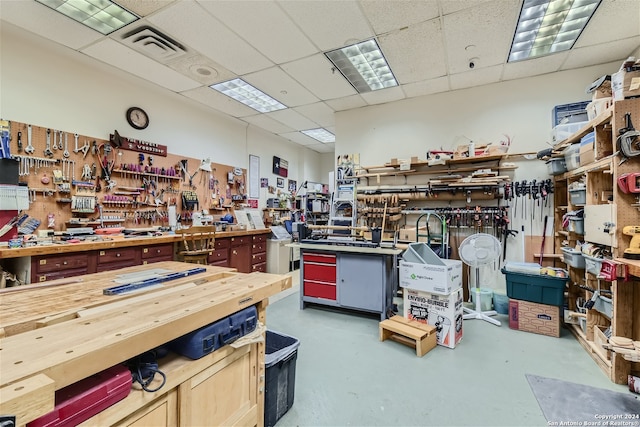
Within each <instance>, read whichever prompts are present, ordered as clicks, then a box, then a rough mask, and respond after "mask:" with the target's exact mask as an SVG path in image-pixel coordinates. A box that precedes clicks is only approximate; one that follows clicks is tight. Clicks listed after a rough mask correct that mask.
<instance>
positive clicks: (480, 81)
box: [450, 65, 503, 90]
mask: <svg viewBox="0 0 640 427" xmlns="http://www.w3.org/2000/svg"><path fill="white" fill-rule="evenodd" d="M502 68H503V67H502V65H496V66H494V67H489V68H481V69H476V70H472V71H468V72H466V73H461V74H453V75H452V76H451V77H450V78H451V90H457V89H465V88H469V87H474V86H482V85H486V84H490V83H497V82H498V81H500V74H501V73H502Z"/></svg>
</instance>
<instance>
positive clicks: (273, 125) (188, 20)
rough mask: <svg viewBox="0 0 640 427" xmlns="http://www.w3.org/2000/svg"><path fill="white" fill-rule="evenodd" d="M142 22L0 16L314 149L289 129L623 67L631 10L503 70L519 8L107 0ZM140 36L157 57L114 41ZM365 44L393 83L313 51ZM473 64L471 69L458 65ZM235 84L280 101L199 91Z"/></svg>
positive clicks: (479, 0)
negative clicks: (155, 41)
mask: <svg viewBox="0 0 640 427" xmlns="http://www.w3.org/2000/svg"><path fill="white" fill-rule="evenodd" d="M116 2H117V3H119V4H120V5H122V6H124V7H125V8H127V9H129V10H130V11H132V12H134V13H136V14H137V15H139V16H141V17H142V19H140V20H138V21H136V22H134V23H132V24H130V25H129V26H127V27H125V28H123V29H121V30H118V31H116V32H114V33H112V34H110V35H108V36H103V35H102V34H100V33H98V32H96V31H94V30H92V29H90V28H88V27H85V26H84V25H82V24H79V23H77V22H75V21H73V20H71V19H69V18H67V17H65V16H63V15H60V14H58V13H57V12H55V11H53V10H52V9H50V8H48V7H46V6H43V5H41V4H39V3H37V2H35V1H32V0H22V1H2V5H1V8H0V18H1V19H2V21H6V22H10V23H12V24H14V25H16V26H18V27H21V28H23V29H25V30H28V31H31V32H33V33H36V34H38V35H40V36H42V37H44V38H47V39H50V40H52V41H54V42H57V43H60V44H62V45H64V46H67V47H69V48H71V49H73V50H76V51H78V52H81V53H83V54H85V55H88V56H89V57H92V58H94V59H95V60H96V61H100V62H103V63H106V64H109V65H110V66H115V67H117V68H120V69H122V70H124V71H126V72H128V73H131V74H134V75H136V76H138V77H140V78H142V79H145V80H148V81H150V82H152V83H155V84H157V85H159V86H162V87H163V88H166V89H167V90H170V91H172V92H176V93H178V94H181V95H183V96H185V97H188V98H191V99H193V100H195V101H197V102H199V103H202V104H204V105H205V106H207V107H209V108H211V109H214V110H217V111H219V112H222V113H224V114H227V115H229V116H232V117H235V118H238V119H240V120H243V121H246V122H247V123H249V124H251V125H252V126H257V127H260V128H262V129H265V130H266V131H268V132H271V133H273V134H276V135H279V136H281V137H283V138H286V139H288V140H290V141H292V142H294V143H297V144H300V145H303V146H306V147H308V148H310V149H312V150H315V151H318V152H321V153H322V152H333V150H334V143H327V144H322V143H319V142H318V141H316V140H315V139H312V138H310V137H308V136H306V135H304V134H302V133H300V132H299V131H301V130H306V129H310V128H316V127H324V128H326V129H328V130H329V131H331V132H334V133H335V119H334V113H335V112H336V111H341V110H348V109H353V108H360V107H364V106H368V105H375V104H381V103H386V102H391V101H396V100H400V99H405V98H412V97H417V96H423V95H429V94H433V93H438V92H445V91H452V90H457V89H463V88H468V87H472V86H477V85H485V84H491V83H496V82H500V81H505V80H513V79H520V78H525V77H531V76H535V75H538V74H546V73H550V72H555V71H561V70H568V69H574V68H579V67H585V66H590V65H596V64H603V63H608V62H611V61H617V60H622V59H625V58H626V57H627V56H629V54H630V53H631V52H633V51H634V49H636V48H637V47H638V46H640V1H638V0H602V3H601V4H600V6H599V7H598V10H597V11H596V13H595V15H594V16H593V18H592V19H591V21H590V22H589V24H588V26H587V28H586V29H585V30H584V32H583V33H582V35H581V37H580V38H579V39H578V41H577V43H576V45H575V46H574V48H573V49H572V50H571V51H568V52H562V53H557V54H553V55H550V56H546V57H542V58H537V59H532V60H528V61H523V62H519V63H507V57H508V54H509V48H510V43H511V39H512V37H513V32H514V29H515V26H516V21H517V18H518V14H519V12H520V8H521V5H522V0H361V1H351V0H326V1H314V0H286V1H274V0H259V1H250V0H233V1H218V0H185V1H182V0H117V1H116ZM145 26H147V27H150V28H151V29H154V30H157V31H160V32H161V33H163V34H164V35H166V36H168V37H170V38H171V39H173V40H174V41H176V42H177V43H179V44H180V45H181V47H182V49H181V50H179V51H178V52H177V53H174V54H172V55H170V56H169V57H167V56H165V55H163V53H162V52H154V51H150V50H147V48H146V47H145V46H144V45H142V46H140V45H138V44H137V43H135V39H132V38H131V37H126V34H127V33H130V32H131V31H132V30H136V29H140V28H141V27H145ZM372 37H375V38H376V39H377V40H378V43H379V45H380V47H381V49H382V51H383V53H384V55H385V56H386V58H387V60H388V62H389V64H390V66H391V69H392V70H393V72H394V74H395V76H396V79H397V80H398V82H399V84H400V86H398V87H393V88H388V89H382V90H379V91H375V92H369V93H365V94H358V93H357V92H356V91H355V89H354V88H353V87H352V86H351V85H350V84H349V83H348V82H347V81H346V80H345V79H344V78H343V76H342V75H341V74H340V73H339V72H338V71H335V70H334V69H333V67H332V64H331V62H330V61H329V60H328V59H326V57H325V56H324V54H323V52H326V51H328V50H332V49H335V48H339V47H342V46H345V45H349V44H353V43H355V42H358V41H362V40H366V39H370V38H372ZM471 58H475V59H474V62H475V67H474V68H473V69H470V68H469V60H470V59H471ZM234 77H241V78H242V79H244V80H246V81H247V82H249V83H250V84H252V85H254V86H255V87H257V88H258V89H260V90H262V91H263V92H265V93H267V94H268V95H270V96H272V97H274V98H276V99H277V100H278V101H280V102H281V103H283V104H285V105H286V106H287V107H289V108H287V109H285V110H280V111H274V112H270V113H265V114H260V113H258V112H256V111H255V110H253V109H251V108H249V107H247V106H245V105H243V104H241V103H239V102H237V101H234V100H232V99H230V98H227V97H226V96H224V95H222V94H220V93H218V92H216V91H214V90H213V89H210V88H209V87H208V86H209V85H211V84H213V83H218V82H221V81H225V80H229V79H231V78H234Z"/></svg>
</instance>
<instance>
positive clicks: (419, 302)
mask: <svg viewBox="0 0 640 427" xmlns="http://www.w3.org/2000/svg"><path fill="white" fill-rule="evenodd" d="M403 293H404V297H403V316H404V317H405V318H406V319H409V320H416V321H418V322H422V323H427V324H429V325H431V326H435V327H436V339H437V343H438V345H441V346H444V347H449V348H455V347H456V345H458V343H459V342H460V340H461V339H462V299H463V297H462V289H458V290H456V291H454V292H452V293H450V294H449V295H438V294H434V293H429V292H422V291H419V290H416V289H409V288H405V289H404V292H403Z"/></svg>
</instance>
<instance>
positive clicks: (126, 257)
mask: <svg viewBox="0 0 640 427" xmlns="http://www.w3.org/2000/svg"><path fill="white" fill-rule="evenodd" d="M139 259H140V258H139V251H137V250H136V248H117V249H105V250H102V251H98V265H101V264H109V263H118V264H120V262H121V261H128V264H127V265H126V266H131V265H138V264H140V261H139ZM126 266H125V267H126Z"/></svg>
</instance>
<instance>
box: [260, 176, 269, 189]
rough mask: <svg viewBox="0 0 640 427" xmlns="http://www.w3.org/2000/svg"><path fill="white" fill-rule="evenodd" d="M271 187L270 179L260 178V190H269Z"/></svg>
mask: <svg viewBox="0 0 640 427" xmlns="http://www.w3.org/2000/svg"><path fill="white" fill-rule="evenodd" d="M268 186H269V178H260V188H267V187H268Z"/></svg>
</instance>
